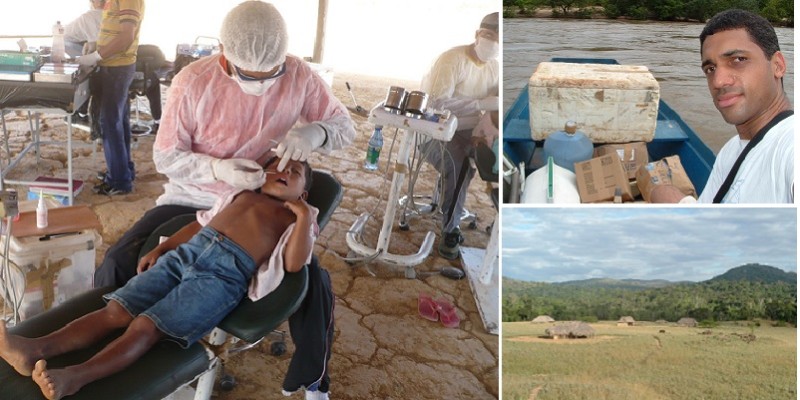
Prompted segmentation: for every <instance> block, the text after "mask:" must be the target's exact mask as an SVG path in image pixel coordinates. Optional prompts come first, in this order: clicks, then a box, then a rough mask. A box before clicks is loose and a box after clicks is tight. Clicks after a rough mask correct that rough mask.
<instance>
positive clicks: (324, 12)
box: [311, 0, 328, 64]
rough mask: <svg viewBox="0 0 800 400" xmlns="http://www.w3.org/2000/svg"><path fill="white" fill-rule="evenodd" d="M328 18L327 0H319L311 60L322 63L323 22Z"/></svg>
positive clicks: (323, 43) (323, 44)
mask: <svg viewBox="0 0 800 400" xmlns="http://www.w3.org/2000/svg"><path fill="white" fill-rule="evenodd" d="M327 19H328V0H319V8H318V10H317V38H316V40H315V41H314V57H313V58H312V59H311V61H312V62H315V63H317V64H321V63H322V54H323V53H324V50H325V24H326V21H327Z"/></svg>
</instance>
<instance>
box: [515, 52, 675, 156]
mask: <svg viewBox="0 0 800 400" xmlns="http://www.w3.org/2000/svg"><path fill="white" fill-rule="evenodd" d="M528 95H529V101H530V104H529V106H530V107H529V109H530V124H531V137H532V138H533V139H534V140H543V139H545V138H546V137H547V136H548V135H549V134H551V133H553V132H557V131H559V130H561V129H563V127H564V123H566V122H567V121H570V120H572V121H575V122H576V123H577V125H578V128H579V129H580V130H581V131H583V132H584V133H585V134H586V135H587V136H588V137H589V139H591V140H592V142H593V143H627V142H649V141H652V140H653V137H654V136H655V131H656V119H657V117H658V100H659V95H660V91H659V85H658V81H656V79H655V78H654V77H653V74H651V73H650V71H649V70H648V69H647V67H644V66H634V65H612V64H575V63H558V62H543V63H540V64H539V66H538V67H537V68H536V71H534V73H533V75H532V76H531V78H530V80H529V82H528Z"/></svg>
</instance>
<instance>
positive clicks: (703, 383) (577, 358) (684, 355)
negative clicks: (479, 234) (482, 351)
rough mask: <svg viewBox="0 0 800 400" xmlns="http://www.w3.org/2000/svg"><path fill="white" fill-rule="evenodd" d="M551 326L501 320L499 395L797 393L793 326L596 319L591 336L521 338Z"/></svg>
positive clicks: (634, 399) (562, 398)
mask: <svg viewBox="0 0 800 400" xmlns="http://www.w3.org/2000/svg"><path fill="white" fill-rule="evenodd" d="M550 325H551V324H532V323H530V322H512V323H504V324H503V365H502V374H503V388H502V391H503V399H504V400H530V399H531V398H532V396H531V394H532V393H533V392H535V391H536V397H535V399H536V400H549V399H553V400H571V399H592V400H600V399H609V400H611V399H613V400H628V399H630V400H649V399H653V400H658V399H670V400H671V399H680V400H692V399H703V400H712V399H719V400H732V399H748V400H759V399H764V400H773V399H775V400H777V399H796V398H797V384H796V374H797V346H796V343H797V333H796V329H795V328H785V327H781V328H775V327H765V326H762V327H758V328H755V329H751V328H748V327H743V326H735V325H734V324H725V325H721V326H719V327H717V328H714V329H711V330H710V331H711V334H707V335H703V334H701V332H703V331H705V330H706V329H702V328H685V327H677V326H674V325H670V326H667V325H661V326H659V325H655V324H649V325H645V326H634V327H617V326H615V324H614V323H611V322H601V323H596V324H591V325H592V327H594V329H595V331H596V336H595V339H590V340H584V339H577V340H559V341H549V340H548V341H542V340H538V341H530V340H528V339H529V338H536V337H537V336H539V335H543V334H544V330H545V328H547V327H549V326H550ZM662 329H663V330H665V331H666V332H665V333H659V330H662ZM751 333H752V334H755V336H756V340H755V341H752V342H749V343H748V342H747V341H745V340H744V338H746V335H749V334H751ZM537 389H538V390H537Z"/></svg>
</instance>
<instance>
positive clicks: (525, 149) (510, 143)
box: [503, 58, 716, 193]
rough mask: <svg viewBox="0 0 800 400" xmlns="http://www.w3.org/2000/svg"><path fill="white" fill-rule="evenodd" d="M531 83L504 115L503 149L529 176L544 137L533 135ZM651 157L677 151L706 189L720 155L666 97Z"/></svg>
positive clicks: (697, 186) (587, 60)
mask: <svg viewBox="0 0 800 400" xmlns="http://www.w3.org/2000/svg"><path fill="white" fill-rule="evenodd" d="M550 61H552V62H570V63H592V64H619V63H618V62H617V61H616V60H614V59H609V58H553V59H551V60H550ZM528 104H529V100H528V85H525V87H523V88H522V90H520V93H519V96H518V97H517V99H516V100H515V101H514V104H513V105H512V106H511V108H509V109H508V110H507V111H506V114H505V116H504V118H503V152H504V153H505V155H506V156H507V157H508V158H509V159H510V160H511V161H512V162H513V163H514V164H515V165H518V164H519V163H520V162H524V163H525V176H527V175H528V174H530V173H531V172H533V168H532V167H531V166H532V165H533V164H534V163H532V162H531V160H533V159H534V153H535V152H536V151H537V149H538V150H539V151H541V149H542V146H543V145H544V141H542V140H539V141H534V140H533V139H532V138H531V125H530V113H529V110H528ZM647 151H648V153H649V156H650V161H655V160H660V159H662V158H664V157H668V156H671V155H677V156H679V157H680V159H681V164H682V165H683V168H684V169H685V170H686V173H687V175H689V179H691V180H692V183H693V184H694V187H695V189H696V190H697V193H700V192H702V191H703V188H704V187H705V185H706V181H707V180H708V177H709V175H710V174H711V168H712V167H713V166H714V160H715V159H716V156H715V155H714V152H712V151H711V149H710V148H709V147H708V146H707V145H706V144H705V143H704V142H703V141H702V140H701V139H700V137H699V136H697V133H696V132H695V131H694V130H693V129H692V128H691V127H689V125H687V124H686V122H684V121H683V119H682V118H681V117H680V115H678V113H677V112H675V110H673V109H672V107H670V106H669V105H668V104H667V103H666V102H665V101H664V100H663V99H662V100H659V104H658V120H657V121H656V132H655V137H654V139H653V141H651V142H649V143H647Z"/></svg>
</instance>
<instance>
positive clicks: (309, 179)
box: [264, 156, 314, 192]
mask: <svg viewBox="0 0 800 400" xmlns="http://www.w3.org/2000/svg"><path fill="white" fill-rule="evenodd" d="M275 161H278V156H272V157H270V158H269V159H268V160H267V162H265V163H264V168H267V167H269V166H270V165H272V163H274V162H275ZM300 164H302V165H303V169H304V170H305V178H306V185H305V187H303V189H305V191H306V192H307V191H309V190H311V184H312V183H314V170H312V169H311V165H310V164H309V163H308V161H301V162H300Z"/></svg>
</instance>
